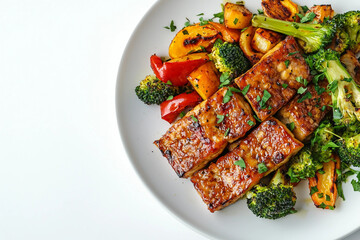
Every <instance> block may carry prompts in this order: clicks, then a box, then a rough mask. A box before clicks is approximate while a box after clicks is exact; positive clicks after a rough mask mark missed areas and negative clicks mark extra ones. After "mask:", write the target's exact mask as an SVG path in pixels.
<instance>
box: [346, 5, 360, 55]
mask: <svg viewBox="0 0 360 240" xmlns="http://www.w3.org/2000/svg"><path fill="white" fill-rule="evenodd" d="M343 16H344V28H345V29H346V31H347V33H348V34H349V37H350V48H353V47H355V46H356V45H358V44H360V11H349V12H346V13H344V14H343Z"/></svg>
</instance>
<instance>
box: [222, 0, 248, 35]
mask: <svg viewBox="0 0 360 240" xmlns="http://www.w3.org/2000/svg"><path fill="white" fill-rule="evenodd" d="M251 18H252V13H251V12H250V11H249V10H248V9H247V8H246V7H245V6H243V5H239V4H235V3H230V2H227V3H226V4H225V6H224V23H225V26H226V27H228V28H233V29H243V28H246V27H248V26H250V25H251V23H250V22H251Z"/></svg>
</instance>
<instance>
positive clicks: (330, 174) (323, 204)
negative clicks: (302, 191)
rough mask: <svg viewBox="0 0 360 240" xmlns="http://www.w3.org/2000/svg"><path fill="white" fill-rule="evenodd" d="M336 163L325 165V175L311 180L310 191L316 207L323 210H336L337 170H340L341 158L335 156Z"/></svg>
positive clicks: (320, 174) (318, 174) (330, 162)
mask: <svg viewBox="0 0 360 240" xmlns="http://www.w3.org/2000/svg"><path fill="white" fill-rule="evenodd" d="M333 157H334V160H335V162H334V161H329V162H327V163H323V165H324V167H323V169H322V170H323V171H324V172H323V173H320V172H317V173H316V176H315V177H313V178H309V189H310V195H311V199H312V200H313V202H314V205H315V206H316V207H318V208H323V209H334V208H335V202H336V198H337V187H336V179H337V173H336V169H340V158H339V157H338V156H337V155H334V154H333Z"/></svg>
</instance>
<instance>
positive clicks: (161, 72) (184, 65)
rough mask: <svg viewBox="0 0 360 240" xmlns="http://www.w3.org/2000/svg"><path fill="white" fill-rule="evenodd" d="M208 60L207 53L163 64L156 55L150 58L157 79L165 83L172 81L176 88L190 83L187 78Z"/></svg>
mask: <svg viewBox="0 0 360 240" xmlns="http://www.w3.org/2000/svg"><path fill="white" fill-rule="evenodd" d="M208 60H209V57H208V55H207V54H206V53H194V54H190V55H188V56H185V57H182V58H177V59H173V60H170V61H168V62H163V61H162V60H161V58H160V57H158V56H156V55H155V54H154V55H152V56H151V57H150V65H151V68H152V69H153V71H154V73H155V75H156V77H158V78H159V79H160V80H161V81H163V82H164V83H168V81H170V82H171V83H172V85H174V86H183V85H186V84H187V83H188V80H187V79H186V78H187V76H188V75H189V74H190V73H191V72H192V71H193V70H194V69H196V68H197V67H199V66H200V65H202V64H204V63H206V62H207V61H208Z"/></svg>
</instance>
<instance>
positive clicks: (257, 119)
mask: <svg viewBox="0 0 360 240" xmlns="http://www.w3.org/2000/svg"><path fill="white" fill-rule="evenodd" d="M253 117H254V118H255V119H256V121H258V122H261V120H260V119H259V118H258V117H257V116H256V115H255V114H254V115H253Z"/></svg>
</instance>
